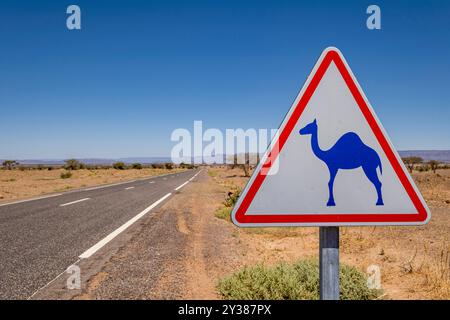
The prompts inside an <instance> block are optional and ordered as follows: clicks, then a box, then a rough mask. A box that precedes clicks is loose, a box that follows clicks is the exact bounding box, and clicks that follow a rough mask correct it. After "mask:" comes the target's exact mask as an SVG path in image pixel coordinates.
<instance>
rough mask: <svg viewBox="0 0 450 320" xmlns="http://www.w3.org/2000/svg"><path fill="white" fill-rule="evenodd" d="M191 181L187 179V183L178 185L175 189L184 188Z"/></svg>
mask: <svg viewBox="0 0 450 320" xmlns="http://www.w3.org/2000/svg"><path fill="white" fill-rule="evenodd" d="M188 183H189V181H186V182H185V183H183V184H182V185H181V186H178V187H176V188H175V191H177V190H180V189H181V188H183V187H184V186H185V185H187V184H188Z"/></svg>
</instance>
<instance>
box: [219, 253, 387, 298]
mask: <svg viewBox="0 0 450 320" xmlns="http://www.w3.org/2000/svg"><path fill="white" fill-rule="evenodd" d="M366 283H367V279H366V277H365V275H364V274H363V273H362V272H360V271H358V270H357V269H356V268H355V267H351V266H347V265H341V270H340V290H341V293H340V299H342V300H370V299H375V298H377V297H378V296H379V295H380V294H381V292H380V291H379V290H374V289H369V288H368V287H367V284H366ZM217 289H218V291H219V292H220V294H221V295H222V296H223V297H224V298H225V299H238V300H241V299H243V300H264V299H267V300H317V299H319V264H318V262H317V261H315V260H300V261H297V262H296V263H293V264H287V263H281V264H278V265H276V266H274V267H267V266H265V265H262V264H258V265H256V266H253V267H245V268H243V269H241V270H240V271H237V272H236V273H233V274H232V275H231V276H229V277H226V278H224V279H221V280H220V281H219V283H218V286H217Z"/></svg>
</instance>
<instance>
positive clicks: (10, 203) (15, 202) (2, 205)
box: [0, 193, 62, 207]
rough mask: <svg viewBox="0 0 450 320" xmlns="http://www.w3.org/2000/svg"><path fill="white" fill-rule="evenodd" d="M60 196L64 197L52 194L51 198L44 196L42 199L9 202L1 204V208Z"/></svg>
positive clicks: (60, 194)
mask: <svg viewBox="0 0 450 320" xmlns="http://www.w3.org/2000/svg"><path fill="white" fill-rule="evenodd" d="M58 196H62V193H57V194H51V195H49V196H42V197H37V198H31V199H25V200H19V201H14V202H8V203H4V204H0V207H4V206H9V205H12V204H18V203H24V202H29V201H35V200H41V199H47V198H53V197H58Z"/></svg>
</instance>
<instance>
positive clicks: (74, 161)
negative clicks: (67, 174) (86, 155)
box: [64, 159, 85, 170]
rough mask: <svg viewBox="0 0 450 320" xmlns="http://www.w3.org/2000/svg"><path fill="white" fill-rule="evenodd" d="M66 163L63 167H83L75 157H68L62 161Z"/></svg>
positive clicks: (69, 168) (75, 168) (74, 168)
mask: <svg viewBox="0 0 450 320" xmlns="http://www.w3.org/2000/svg"><path fill="white" fill-rule="evenodd" d="M64 162H65V163H66V164H65V165H64V169H66V170H78V169H84V168H85V165H84V164H83V163H82V162H80V161H78V160H77V159H68V160H65V161H64Z"/></svg>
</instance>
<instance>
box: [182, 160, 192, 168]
mask: <svg viewBox="0 0 450 320" xmlns="http://www.w3.org/2000/svg"><path fill="white" fill-rule="evenodd" d="M180 168H183V169H194V165H192V164H190V163H184V162H182V163H180Z"/></svg>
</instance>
